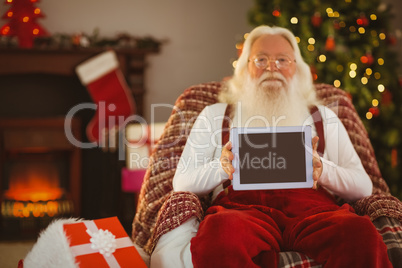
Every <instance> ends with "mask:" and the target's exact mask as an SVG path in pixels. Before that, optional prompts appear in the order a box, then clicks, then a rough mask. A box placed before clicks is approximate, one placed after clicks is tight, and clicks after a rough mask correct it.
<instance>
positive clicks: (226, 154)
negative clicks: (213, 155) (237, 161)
mask: <svg viewBox="0 0 402 268" xmlns="http://www.w3.org/2000/svg"><path fill="white" fill-rule="evenodd" d="M231 150H232V143H231V142H230V141H229V142H228V143H226V144H225V145H224V146H223V148H222V154H221V158H220V161H221V166H222V168H223V170H224V171H225V172H226V174H228V175H229V180H232V179H233V173H234V167H233V165H232V160H233V159H234V155H233V153H232V151H231Z"/></svg>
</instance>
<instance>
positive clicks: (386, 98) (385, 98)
mask: <svg viewBox="0 0 402 268" xmlns="http://www.w3.org/2000/svg"><path fill="white" fill-rule="evenodd" d="M381 103H382V104H383V105H385V106H387V105H389V104H391V103H392V93H391V92H390V91H389V90H385V91H384V92H383V93H382V98H381Z"/></svg>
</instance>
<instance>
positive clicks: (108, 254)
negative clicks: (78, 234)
mask: <svg viewBox="0 0 402 268" xmlns="http://www.w3.org/2000/svg"><path fill="white" fill-rule="evenodd" d="M83 223H84V224H85V226H86V227H87V230H86V232H87V233H88V234H89V235H90V236H91V239H90V240H89V241H90V242H91V243H88V244H82V245H77V246H72V247H70V249H71V252H72V255H73V257H74V258H75V257H77V256H81V255H87V254H92V253H99V254H101V255H102V256H103V257H104V258H105V261H106V262H107V264H108V265H109V267H116V268H119V267H120V265H119V263H118V262H117V260H116V258H115V257H114V255H113V253H114V252H115V251H116V249H119V248H126V247H132V246H134V245H133V242H132V241H131V239H130V238H129V237H128V236H125V237H121V238H116V237H115V235H113V234H112V233H111V232H110V231H109V230H102V229H98V227H97V226H96V224H95V223H94V222H93V221H84V222H83Z"/></svg>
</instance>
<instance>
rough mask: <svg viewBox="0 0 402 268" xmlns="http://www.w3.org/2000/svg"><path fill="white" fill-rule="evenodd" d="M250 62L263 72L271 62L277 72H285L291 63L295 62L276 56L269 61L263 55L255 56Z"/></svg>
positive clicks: (286, 57)
mask: <svg viewBox="0 0 402 268" xmlns="http://www.w3.org/2000/svg"><path fill="white" fill-rule="evenodd" d="M252 61H253V62H254V64H255V66H256V67H257V68H258V69H263V70H265V69H267V67H268V66H269V65H270V64H271V62H274V63H275V66H276V68H278V70H286V69H288V68H289V66H290V64H291V63H292V62H296V60H291V59H290V58H289V57H288V56H285V55H281V56H277V57H276V58H275V59H270V58H268V57H267V56H265V55H260V56H256V57H255V58H254V59H253V60H252Z"/></svg>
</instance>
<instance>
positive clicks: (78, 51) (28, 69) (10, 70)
mask: <svg viewBox="0 0 402 268" xmlns="http://www.w3.org/2000/svg"><path fill="white" fill-rule="evenodd" d="M106 49H109V48H72V49H18V48H0V75H11V74H56V75H65V76H75V67H76V66H77V65H78V64H80V63H81V62H83V61H85V60H87V59H89V58H91V57H93V56H95V55H96V54H98V53H101V52H103V51H105V50H106ZM110 49H111V48H110ZM114 50H115V51H116V53H117V56H118V59H119V62H120V67H121V69H122V71H123V73H124V75H125V77H126V79H127V81H128V83H129V85H130V87H131V91H132V94H133V97H134V99H135V100H136V104H137V113H138V114H140V115H143V97H144V93H145V83H144V71H145V68H146V56H147V55H148V54H153V53H158V49H136V48H130V49H128V48H125V49H114Z"/></svg>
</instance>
